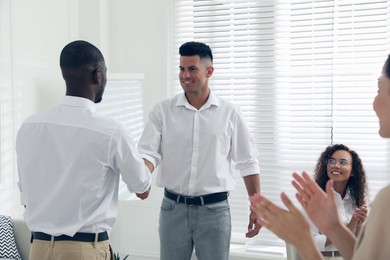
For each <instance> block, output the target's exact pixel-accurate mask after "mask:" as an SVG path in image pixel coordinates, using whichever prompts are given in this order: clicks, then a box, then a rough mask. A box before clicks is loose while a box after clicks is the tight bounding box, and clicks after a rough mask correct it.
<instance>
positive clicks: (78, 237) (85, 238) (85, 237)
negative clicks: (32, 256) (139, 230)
mask: <svg viewBox="0 0 390 260" xmlns="http://www.w3.org/2000/svg"><path fill="white" fill-rule="evenodd" d="M97 235H98V238H97V242H101V241H106V240H108V233H107V231H106V232H102V233H98V234H97ZM51 237H52V236H51V235H49V234H46V233H42V232H32V239H38V240H46V241H51ZM95 238H96V234H95V233H76V234H74V236H73V237H71V236H67V235H61V236H54V241H80V242H95Z"/></svg>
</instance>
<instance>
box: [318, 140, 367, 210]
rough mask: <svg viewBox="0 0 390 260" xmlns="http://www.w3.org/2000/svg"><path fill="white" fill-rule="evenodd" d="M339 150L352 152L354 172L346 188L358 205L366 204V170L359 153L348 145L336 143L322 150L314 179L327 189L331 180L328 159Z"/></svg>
mask: <svg viewBox="0 0 390 260" xmlns="http://www.w3.org/2000/svg"><path fill="white" fill-rule="evenodd" d="M338 150H344V151H347V152H349V153H350V154H351V156H352V171H351V173H352V174H353V175H352V176H351V177H350V178H349V180H348V182H347V185H346V189H349V192H350V194H351V196H352V198H354V199H355V203H356V206H357V207H360V206H362V205H363V204H366V202H367V201H366V197H367V183H366V172H365V171H364V167H363V164H362V161H361V159H360V157H359V155H358V154H357V153H356V152H355V151H353V150H350V149H349V148H348V147H347V146H345V145H343V144H335V145H331V146H328V147H327V148H326V149H325V151H323V152H322V154H321V156H320V158H319V159H318V162H317V165H316V167H315V170H314V179H315V181H316V182H317V184H318V185H319V186H320V187H321V188H322V189H323V190H325V187H326V183H327V182H328V180H329V177H328V173H327V160H328V159H330V158H331V156H332V154H334V152H336V151H338Z"/></svg>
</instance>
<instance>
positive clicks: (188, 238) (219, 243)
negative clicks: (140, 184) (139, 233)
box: [159, 197, 231, 260]
mask: <svg viewBox="0 0 390 260" xmlns="http://www.w3.org/2000/svg"><path fill="white" fill-rule="evenodd" d="M159 234H160V260H190V259H191V255H192V252H193V250H194V248H195V254H196V257H197V259H198V260H228V259H229V249H230V235H231V216H230V208H229V203H228V200H225V201H222V202H217V203H212V204H207V205H200V206H197V205H186V204H183V203H176V201H173V200H171V199H168V198H166V197H164V199H163V201H162V203H161V210H160V223H159Z"/></svg>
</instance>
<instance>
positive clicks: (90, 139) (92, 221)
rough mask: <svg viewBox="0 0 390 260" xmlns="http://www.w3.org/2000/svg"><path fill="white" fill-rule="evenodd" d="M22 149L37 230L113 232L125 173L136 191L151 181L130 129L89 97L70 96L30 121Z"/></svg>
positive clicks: (26, 199)
mask: <svg viewBox="0 0 390 260" xmlns="http://www.w3.org/2000/svg"><path fill="white" fill-rule="evenodd" d="M16 152H17V162H18V169H19V188H20V190H21V201H22V204H23V205H25V206H26V210H25V214H24V216H25V220H26V223H27V225H28V227H29V229H30V230H31V231H39V232H44V233H47V234H51V235H61V234H65V235H69V236H73V235H74V234H75V233H76V232H87V233H94V232H103V231H108V230H110V229H111V227H112V225H113V223H114V222H115V219H116V214H117V203H118V186H119V178H120V175H122V179H123V181H124V182H125V183H126V184H127V187H128V189H129V191H131V192H136V193H142V192H145V191H146V190H148V189H149V187H150V183H151V174H150V172H149V171H148V169H147V168H146V166H145V164H144V162H143V159H142V157H141V156H140V154H139V153H138V149H137V147H136V145H135V143H134V142H133V140H132V138H131V136H130V133H129V132H128V130H127V129H125V128H124V126H123V125H121V124H120V123H118V122H117V121H115V120H113V119H109V118H105V117H102V116H101V115H99V114H97V113H96V112H95V104H94V103H93V102H92V101H90V100H88V99H85V98H79V97H71V96H66V97H65V98H64V100H63V101H62V102H61V103H60V104H59V105H57V106H55V107H53V108H52V109H50V110H48V111H45V112H41V113H38V114H36V115H34V116H31V117H30V118H28V119H27V120H25V122H24V123H23V124H22V126H21V127H20V129H19V131H18V135H17V140H16Z"/></svg>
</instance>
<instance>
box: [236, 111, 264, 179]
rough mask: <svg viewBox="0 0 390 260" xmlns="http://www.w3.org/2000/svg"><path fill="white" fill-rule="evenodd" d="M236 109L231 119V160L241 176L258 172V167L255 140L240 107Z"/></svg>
mask: <svg viewBox="0 0 390 260" xmlns="http://www.w3.org/2000/svg"><path fill="white" fill-rule="evenodd" d="M236 110H237V112H236V114H235V118H234V121H233V123H234V127H233V134H232V146H231V156H232V160H233V161H234V162H235V164H236V165H235V168H236V169H237V170H239V171H240V174H241V176H242V177H245V176H248V175H253V174H259V173H260V167H259V161H258V160H257V155H258V151H257V148H256V145H255V142H254V140H253V137H252V136H251V134H250V132H249V128H248V126H247V124H246V121H245V118H244V116H243V115H242V113H241V111H240V109H239V108H238V107H236Z"/></svg>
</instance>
